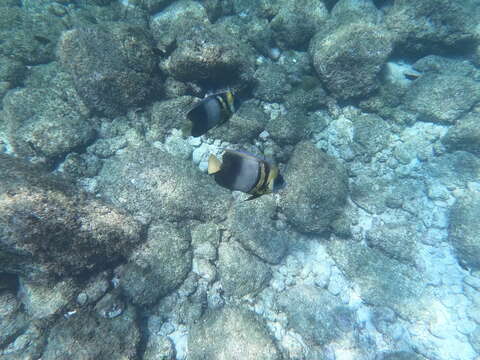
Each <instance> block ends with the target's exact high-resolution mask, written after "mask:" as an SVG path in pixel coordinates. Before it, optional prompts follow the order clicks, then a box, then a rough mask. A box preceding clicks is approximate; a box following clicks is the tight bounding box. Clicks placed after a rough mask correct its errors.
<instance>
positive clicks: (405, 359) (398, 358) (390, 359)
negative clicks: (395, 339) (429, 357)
mask: <svg viewBox="0 0 480 360" xmlns="http://www.w3.org/2000/svg"><path fill="white" fill-rule="evenodd" d="M381 360H425V358H424V357H423V356H421V355H419V354H416V353H414V352H410V351H395V352H391V353H387V354H385V355H383V356H382V358H381Z"/></svg>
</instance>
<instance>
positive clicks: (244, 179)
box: [208, 150, 285, 201]
mask: <svg viewBox="0 0 480 360" xmlns="http://www.w3.org/2000/svg"><path fill="white" fill-rule="evenodd" d="M208 173H209V174H210V175H214V177H215V182H216V183H217V184H218V185H220V186H223V187H224V188H227V189H229V190H236V191H242V192H244V193H247V194H250V195H251V196H250V197H249V198H248V199H247V201H248V200H253V199H255V198H257V197H259V196H262V195H264V194H270V193H273V192H277V191H279V190H281V189H283V188H284V187H285V180H284V179H283V176H282V175H280V172H279V170H278V167H277V166H276V165H275V164H272V163H270V162H268V161H266V160H263V159H261V158H259V157H257V156H255V155H252V154H248V153H245V152H242V151H234V150H225V153H224V154H223V157H222V161H220V160H219V159H218V158H217V157H216V156H215V155H213V154H212V155H210V157H209V159H208Z"/></svg>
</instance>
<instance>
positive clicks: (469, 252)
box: [448, 190, 480, 270]
mask: <svg viewBox="0 0 480 360" xmlns="http://www.w3.org/2000/svg"><path fill="white" fill-rule="evenodd" d="M479 216H480V193H478V192H477V191H474V190H471V191H467V192H466V193H465V194H464V196H462V197H461V198H459V199H458V200H457V202H456V203H455V205H454V206H453V208H452V210H451V212H450V226H449V228H448V240H449V241H450V243H451V244H452V246H453V247H454V248H455V252H456V255H457V258H458V260H459V262H460V263H461V264H463V265H464V266H466V267H468V268H471V269H474V270H478V269H480V238H479V236H478V234H479V232H480V222H479V221H478V219H479Z"/></svg>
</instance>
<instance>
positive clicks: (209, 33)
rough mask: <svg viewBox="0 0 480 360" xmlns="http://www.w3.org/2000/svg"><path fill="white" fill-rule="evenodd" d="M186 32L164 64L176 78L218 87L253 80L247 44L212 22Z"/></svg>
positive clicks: (252, 67) (252, 64) (251, 51)
mask: <svg viewBox="0 0 480 360" xmlns="http://www.w3.org/2000/svg"><path fill="white" fill-rule="evenodd" d="M185 35H186V36H185V38H183V39H182V41H181V43H180V44H179V45H178V47H177V48H176V49H175V50H174V52H173V53H172V55H171V56H170V57H169V59H168V61H167V65H166V67H167V70H168V72H169V73H170V74H171V75H173V76H174V77H175V78H177V79H178V80H181V81H200V82H207V83H208V84H213V86H218V87H221V86H226V85H238V86H242V87H243V86H246V85H248V84H249V83H250V82H251V81H252V77H253V72H254V63H255V58H254V55H253V54H254V53H253V49H252V48H251V47H250V45H248V44H246V43H243V42H242V41H240V40H239V39H236V38H234V37H232V36H231V35H229V34H228V33H226V32H223V31H221V30H220V29H219V28H215V27H211V26H210V27H209V26H206V27H202V30H201V31H199V30H198V29H197V30H196V31H193V32H187V34H185ZM187 35H188V36H187ZM210 86H212V85H210Z"/></svg>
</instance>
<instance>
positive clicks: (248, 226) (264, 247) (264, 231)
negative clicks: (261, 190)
mask: <svg viewBox="0 0 480 360" xmlns="http://www.w3.org/2000/svg"><path fill="white" fill-rule="evenodd" d="M276 210H277V208H276V205H275V199H274V198H273V196H268V195H265V196H263V197H261V198H259V199H256V200H254V201H250V202H246V201H241V202H236V203H235V204H234V205H233V206H232V208H231V210H230V213H229V216H228V229H229V230H230V232H231V233H232V235H233V238H234V239H236V240H237V241H238V242H239V243H240V244H242V246H243V247H244V248H245V249H247V250H249V251H251V252H252V253H254V254H255V255H257V256H258V257H259V258H260V259H262V260H264V261H266V262H269V263H271V264H278V263H279V262H280V261H281V260H282V258H283V256H284V255H285V253H286V250H287V243H288V239H289V235H288V233H287V232H285V231H282V230H277V229H276V228H275V221H274V220H273V218H274V217H275V215H276Z"/></svg>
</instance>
